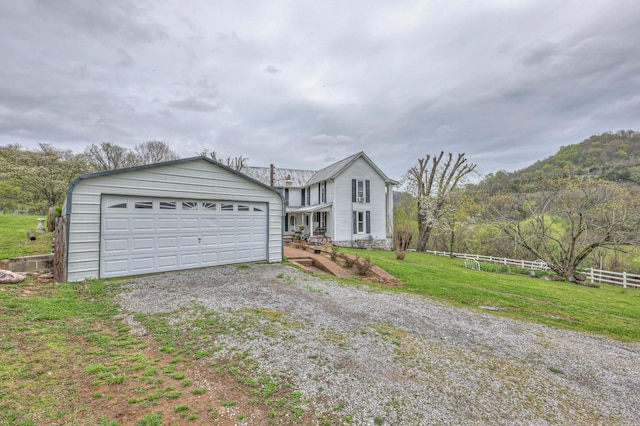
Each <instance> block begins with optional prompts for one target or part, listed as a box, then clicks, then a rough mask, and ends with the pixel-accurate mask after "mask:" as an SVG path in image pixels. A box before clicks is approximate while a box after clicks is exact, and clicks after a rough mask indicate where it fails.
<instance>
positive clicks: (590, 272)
mask: <svg viewBox="0 0 640 426" xmlns="http://www.w3.org/2000/svg"><path fill="white" fill-rule="evenodd" d="M581 272H582V273H584V274H585V275H586V276H587V279H588V280H589V281H591V283H598V284H601V283H606V284H615V285H621V286H622V287H624V288H627V287H635V288H640V275H636V274H629V273H627V272H613V271H603V270H600V269H594V268H590V269H581Z"/></svg>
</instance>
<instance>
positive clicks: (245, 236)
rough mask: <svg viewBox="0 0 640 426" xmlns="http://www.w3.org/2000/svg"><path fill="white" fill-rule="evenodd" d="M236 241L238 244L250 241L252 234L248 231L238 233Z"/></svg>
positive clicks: (251, 240)
mask: <svg viewBox="0 0 640 426" xmlns="http://www.w3.org/2000/svg"><path fill="white" fill-rule="evenodd" d="M236 242H237V243H238V244H243V243H252V242H253V236H252V235H251V233H250V232H247V233H238V235H237V238H236Z"/></svg>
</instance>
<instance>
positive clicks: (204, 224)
mask: <svg viewBox="0 0 640 426" xmlns="http://www.w3.org/2000/svg"><path fill="white" fill-rule="evenodd" d="M217 228H218V223H217V221H216V219H215V218H202V219H200V229H203V230H215V229H217Z"/></svg>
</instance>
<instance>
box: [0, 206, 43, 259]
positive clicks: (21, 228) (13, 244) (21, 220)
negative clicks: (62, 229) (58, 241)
mask: <svg viewBox="0 0 640 426" xmlns="http://www.w3.org/2000/svg"><path fill="white" fill-rule="evenodd" d="M39 217H44V216H24V215H3V214H0V259H7V258H10V257H21V256H30V255H34V254H47V253H51V242H52V241H53V233H52V232H36V228H37V227H38V218H39ZM28 231H31V232H33V233H34V234H35V235H36V241H29V239H28V238H27V232H28Z"/></svg>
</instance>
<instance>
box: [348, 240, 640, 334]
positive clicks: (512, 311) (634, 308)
mask: <svg viewBox="0 0 640 426" xmlns="http://www.w3.org/2000/svg"><path fill="white" fill-rule="evenodd" d="M344 251H348V252H350V253H354V254H357V255H359V256H360V257H366V256H369V257H370V258H371V260H372V261H373V262H374V263H376V264H377V265H378V266H380V267H382V268H383V269H385V270H387V271H389V272H390V273H391V274H393V275H395V276H396V277H398V278H400V279H401V280H402V281H403V282H404V286H402V287H400V288H399V289H398V291H406V292H411V293H417V294H421V295H424V296H427V297H430V298H433V299H437V300H441V301H444V302H447V303H450V304H453V305H456V306H463V307H466V308H472V309H481V308H479V307H480V306H490V307H496V308H499V311H497V312H495V314H497V315H502V316H505V317H510V318H516V319H522V320H532V321H536V322H540V323H544V324H548V325H552V326H558V327H563V328H568V329H573V330H579V331H591V332H595V333H600V334H604V335H607V336H612V337H616V338H618V339H622V340H636V341H640V289H633V288H627V289H624V288H622V287H619V286H613V285H607V284H603V285H602V286H601V287H600V288H589V287H584V286H579V285H576V284H569V283H566V282H555V281H546V280H542V279H537V278H530V277H523V276H518V275H508V274H498V273H493V272H482V271H474V270H469V269H465V268H464V260H462V259H450V258H447V257H442V256H434V255H430V254H424V253H407V257H406V260H405V261H404V262H403V261H398V260H396V258H395V253H393V252H388V251H374V250H365V251H362V250H344Z"/></svg>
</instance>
